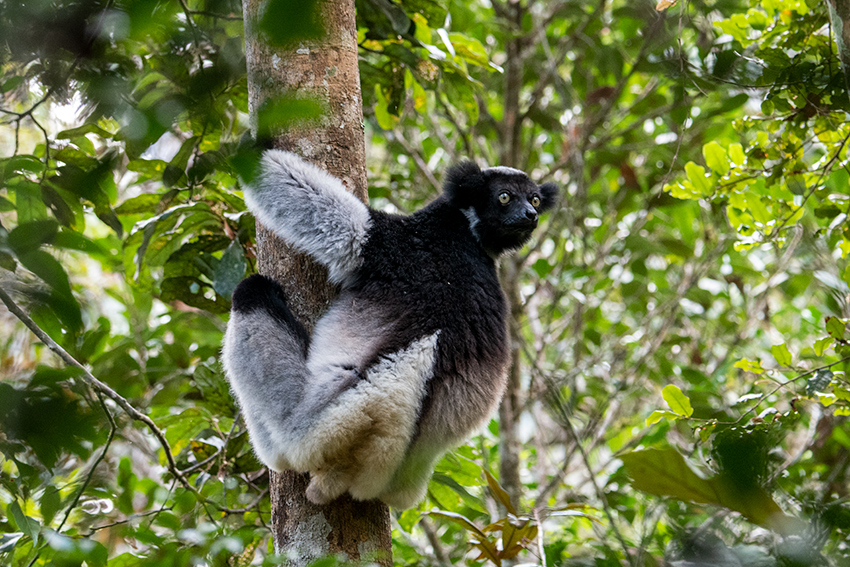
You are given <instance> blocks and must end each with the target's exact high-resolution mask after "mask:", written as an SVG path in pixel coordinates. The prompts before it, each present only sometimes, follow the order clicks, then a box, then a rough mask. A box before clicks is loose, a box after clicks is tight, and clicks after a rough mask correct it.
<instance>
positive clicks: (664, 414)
mask: <svg viewBox="0 0 850 567" xmlns="http://www.w3.org/2000/svg"><path fill="white" fill-rule="evenodd" d="M678 418H679V414H677V413H673V412H672V411H667V410H655V411H654V412H652V413H651V414H649V417H647V418H646V426H647V427H649V426H650V425H654V424H656V423H658V422H659V421H661V420H662V419H678Z"/></svg>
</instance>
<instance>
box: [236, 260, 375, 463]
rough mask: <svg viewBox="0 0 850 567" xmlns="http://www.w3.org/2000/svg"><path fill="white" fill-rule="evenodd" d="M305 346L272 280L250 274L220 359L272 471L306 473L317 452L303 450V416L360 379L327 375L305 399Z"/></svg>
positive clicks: (318, 411)
mask: <svg viewBox="0 0 850 567" xmlns="http://www.w3.org/2000/svg"><path fill="white" fill-rule="evenodd" d="M308 348H309V337H308V335H307V332H306V331H305V329H304V327H303V326H302V325H301V323H299V322H298V321H297V320H296V319H295V317H294V316H293V315H292V312H291V311H290V310H289V308H288V307H287V305H286V300H285V298H284V296H283V290H282V289H281V288H280V286H279V285H278V284H277V283H276V282H274V281H272V280H270V279H268V278H266V277H263V276H259V275H254V276H251V277H249V278H247V279H246V280H244V281H243V282H241V283H240V284H239V286H238V287H237V288H236V291H235V292H234V294H233V310H232V312H231V315H230V321H229V322H228V324H227V332H226V333H225V336H224V345H223V348H222V361H223V364H224V370H225V373H226V375H227V378H228V380H229V381H230V384H231V386H232V387H233V391H234V393H235V394H236V398H237V400H238V402H239V406H240V407H241V408H242V413H243V415H244V417H245V422H246V423H247V425H248V430H249V433H250V436H251V442H252V444H253V446H254V449H255V450H256V452H257V455H258V456H259V458H260V460H262V461H263V462H264V463H265V464H266V465H268V466H269V467H270V468H272V469H273V470H277V471H282V470H286V469H289V468H295V469H297V470H302V471H304V470H308V468H309V461H310V458H309V457H310V456H311V455H312V454H314V453H315V452H317V451H318V452H321V451H320V447H315V446H314V447H303V446H301V445H302V444H301V443H300V437H301V436H303V433H299V428H301V427H303V426H305V425H307V424H305V423H304V419H305V417H304V416H305V415H306V416H308V417H309V416H317V415H320V414H321V411H322V410H323V409H324V406H326V405H328V404H329V403H331V402H333V401H334V400H335V399H336V398H337V397H338V396H339V394H340V392H342V391H345V390H347V389H349V388H351V387H352V386H353V385H356V383H357V382H358V381H359V380H360V377H359V376H358V375H357V374H356V373H352V372H350V371H348V372H346V371H345V370H342V371H340V372H338V373H337V374H336V375H335V376H331V375H329V374H328V373H326V375H325V376H323V377H321V380H320V381H321V382H322V383H323V384H324V388H322V389H320V391H319V392H318V393H316V392H315V391H314V390H313V389H312V388H311V390H310V392H309V395H308V391H307V386H308V384H310V383H311V382H315V380H313V377H311V374H310V371H309V370H308V369H307V364H306V359H307V352H308ZM309 419H310V420H312V419H315V417H309ZM305 459H307V461H308V463H304V462H303V461H304V460H305Z"/></svg>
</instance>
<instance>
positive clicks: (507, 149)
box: [499, 2, 526, 506]
mask: <svg viewBox="0 0 850 567" xmlns="http://www.w3.org/2000/svg"><path fill="white" fill-rule="evenodd" d="M502 11H503V12H504V13H505V16H506V18H507V19H508V21H509V25H510V26H511V27H510V29H511V30H512V33H514V34H515V35H514V36H513V37H512V38H511V39H510V40H509V41H508V43H507V46H506V47H505V51H506V55H507V60H506V61H505V102H504V118H503V120H502V125H501V126H502V127H501V134H502V135H501V146H502V147H501V151H500V160H501V162H500V165H506V166H509V167H516V168H519V169H524V168H525V166H526V164H525V163H521V162H522V159H521V157H520V156H521V155H522V113H521V109H520V91H521V90H522V77H523V59H522V58H523V53H522V52H523V45H524V42H525V41H526V37H525V36H524V35H523V34H522V18H523V14H524V10H523V7H522V5H521V4H520V3H519V2H515V3H514V2H511V3H508V4H506V5H505V8H504V9H503V10H502ZM501 276H502V287H503V288H504V290H505V294H506V295H507V296H508V305H509V306H510V310H511V315H510V323H509V327H508V336H509V338H510V341H511V365H510V370H509V371H508V386H507V389H506V390H505V396H504V397H503V398H502V403H501V405H500V406H499V441H500V442H499V480H500V482H501V485H502V487H503V488H504V489H505V491H506V492H507V493H508V495H509V496H510V497H511V502H512V503H513V505H514V506H519V499H520V496H521V495H522V482H521V481H520V477H519V470H520V457H519V453H520V450H521V444H520V441H519V437H518V434H517V433H518V432H517V426H518V423H517V422H518V421H519V417H520V413H521V411H522V404H521V400H522V382H521V376H522V366H521V364H522V353H521V346H522V342H523V337H522V333H521V329H520V327H519V324H518V320H519V317H520V315H521V314H522V299H521V297H520V293H519V286H520V282H519V277H520V261H519V260H518V259H517V257H515V256H511V257H508V258H503V259H502V267H501Z"/></svg>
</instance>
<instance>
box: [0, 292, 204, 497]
mask: <svg viewBox="0 0 850 567" xmlns="http://www.w3.org/2000/svg"><path fill="white" fill-rule="evenodd" d="M0 300H2V301H3V303H4V304H6V307H7V308H8V309H9V311H10V312H12V314H14V315H15V317H17V318H18V319H19V320H20V321H21V322H22V323H23V324H24V325H26V326H27V328H29V330H30V331H32V332H33V334H35V336H36V337H38V338H39V340H41V342H43V343H44V344H45V345H46V346H47V347H48V348H49V349H50V350H52V351H53V352H54V353H56V354H57V355H58V356H59V358H61V359H62V361H63V362H64V363H65V364H67V365H68V366H73V367H74V368H78V369H80V370H81V371H82V378H83V380H84V381H85V382H87V383H88V385H89V386H90V387H92V388H93V389H94V390H95V391H97V392H99V393H101V394H103V395H104V396H106V397H107V398H109V399H111V400H112V401H113V402H115V403H116V404H118V406H119V407H120V408H121V409H123V410H124V412H125V413H126V414H127V415H128V416H130V418H131V419H133V420H134V421H141V422H142V423H144V424H145V425H146V426H147V428H148V429H149V430H150V431H151V433H153V435H154V437H156V439H157V441H158V442H159V444H160V446H161V447H162V450H163V451H164V452H165V458H166V461H168V464H167V468H168V471H169V472H170V473H171V474H173V475H174V476H175V477H176V478H177V479H178V480H179V481H180V484H182V485H183V486H184V487H185V488H186V489H187V490H189V491H190V492H192V493H193V494H195V496H197V497H198V498H199V499H200V500H201V501H203V502H209V503H210V504H213V505H215V506H219V505H218V504H217V503H215V502H210V501H208V499H207V498H205V497H204V496H203V495H202V494H201V493H200V492H198V489H197V488H195V487H194V486H193V485H192V483H191V482H189V480H188V479H187V478H186V477H185V476H183V474H182V473H181V472H180V469H178V468H177V463H176V462H175V461H174V455H172V453H171V447H170V445H169V444H168V440H166V438H165V434H163V432H162V430H161V429H160V428H159V427H157V425H156V424H155V423H154V422H153V420H152V419H151V418H150V417H148V416H147V415H145V414H143V413H141V412H140V411H139V410H137V409H136V408H134V407H133V406H132V405H130V402H128V401H127V400H126V399H125V398H124V397H122V396H121V395H120V394H118V393H117V392H116V391H115V390H113V389H112V388H110V387H109V386H107V385H106V384H104V383H103V382H101V381H100V380H98V379H97V378H95V377H94V376H93V375H92V373H91V372H89V371H88V369H86V367H84V366H83V365H82V364H80V363H79V362H78V361H77V359H75V358H74V357H73V356H71V355H70V354H68V352H67V351H66V350H65V349H64V348H62V347H61V346H60V345H59V344H58V343H57V342H56V341H54V340H53V339H51V338H50V336H48V335H47V333H45V332H44V331H43V330H42V329H41V327H39V326H38V325H37V324H36V323H35V321H33V320H32V319H31V318H30V317H29V315H27V314H26V313H25V312H24V311H23V310H22V309H21V308H20V307H18V304H17V303H15V301H14V300H13V299H12V298H11V297H10V296H9V294H7V293H6V291H5V290H4V289H3V288H2V287H0Z"/></svg>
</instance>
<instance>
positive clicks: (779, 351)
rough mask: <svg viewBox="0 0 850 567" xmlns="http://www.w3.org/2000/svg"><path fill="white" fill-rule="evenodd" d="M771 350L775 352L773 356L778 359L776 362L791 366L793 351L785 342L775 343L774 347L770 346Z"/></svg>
mask: <svg viewBox="0 0 850 567" xmlns="http://www.w3.org/2000/svg"><path fill="white" fill-rule="evenodd" d="M770 352H771V354H773V358H775V359H776V362H777V363H778V364H779V366H785V367H790V366H791V361H792V356H791V352H790V351H789V350H788V347H787V346H785V343H782V344H779V345H773V346H772V347H770Z"/></svg>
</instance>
